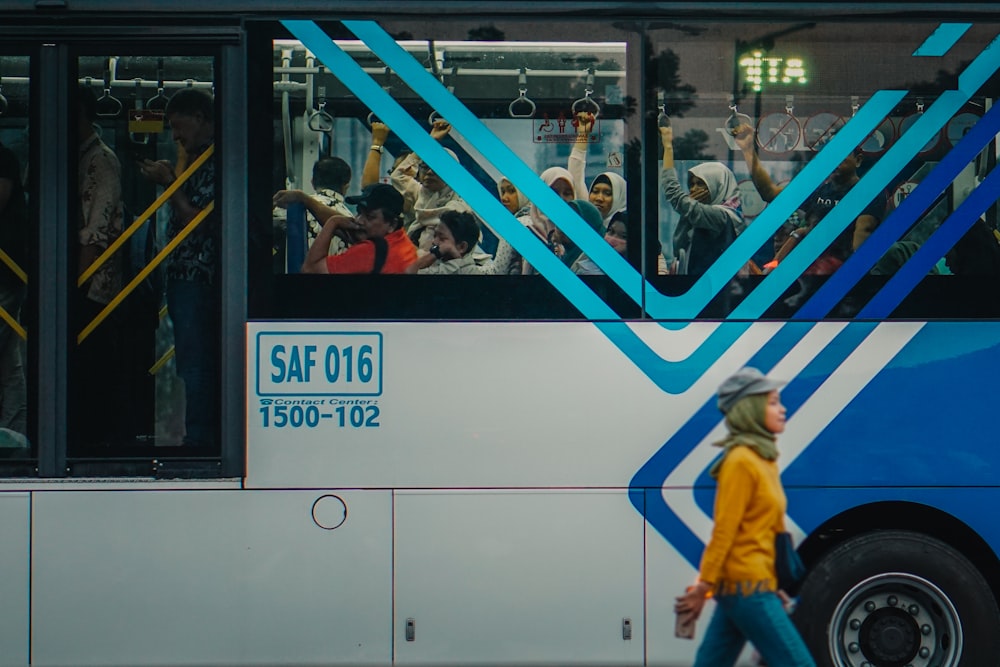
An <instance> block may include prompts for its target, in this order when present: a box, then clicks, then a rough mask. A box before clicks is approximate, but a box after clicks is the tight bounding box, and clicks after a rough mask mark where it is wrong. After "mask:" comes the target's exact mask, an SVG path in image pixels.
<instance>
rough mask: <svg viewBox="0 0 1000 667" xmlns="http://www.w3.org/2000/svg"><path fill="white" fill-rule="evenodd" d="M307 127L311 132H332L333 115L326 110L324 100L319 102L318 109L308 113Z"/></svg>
mask: <svg viewBox="0 0 1000 667" xmlns="http://www.w3.org/2000/svg"><path fill="white" fill-rule="evenodd" d="M308 125H309V129H310V130H312V131H313V132H324V133H325V132H333V116H331V115H330V113H329V112H328V111H327V110H326V100H322V101H320V103H319V109H318V110H316V111H313V112H312V113H311V114H309V123H308Z"/></svg>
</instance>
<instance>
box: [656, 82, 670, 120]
mask: <svg viewBox="0 0 1000 667" xmlns="http://www.w3.org/2000/svg"><path fill="white" fill-rule="evenodd" d="M665 97H666V96H665V95H664V93H663V91H662V90H658V91H656V108H657V109H658V110H659V112H660V113H658V114H657V115H656V126H657V127H670V116H668V115H667V102H666V99H665Z"/></svg>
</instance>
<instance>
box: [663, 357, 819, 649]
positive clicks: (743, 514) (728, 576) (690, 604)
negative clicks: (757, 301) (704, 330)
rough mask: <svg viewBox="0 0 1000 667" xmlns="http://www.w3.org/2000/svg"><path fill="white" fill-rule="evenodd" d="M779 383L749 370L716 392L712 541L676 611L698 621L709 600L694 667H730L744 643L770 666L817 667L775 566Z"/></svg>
mask: <svg viewBox="0 0 1000 667" xmlns="http://www.w3.org/2000/svg"><path fill="white" fill-rule="evenodd" d="M783 384H784V383H782V382H779V381H777V380H773V379H771V378H768V377H766V376H765V375H764V374H763V373H761V372H760V371H759V370H757V369H756V368H749V367H748V368H743V369H741V370H740V371H738V372H737V373H736V374H734V375H733V376H731V377H730V378H728V379H727V380H726V381H725V382H723V383H722V385H721V386H720V387H719V393H718V406H719V409H720V410H721V411H722V412H723V413H724V414H725V415H726V428H728V429H729V435H728V436H727V437H726V438H725V439H724V440H722V441H720V442H717V443H715V445H716V446H717V447H722V450H723V451H722V456H721V458H720V459H719V460H718V461H717V462H716V463H715V464H714V465H713V466H712V468H711V469H710V470H709V474H711V475H712V477H714V478H715V479H716V480H717V481H718V488H717V490H716V494H715V509H714V512H713V526H712V537H711V539H710V540H709V542H708V545H707V546H706V547H705V553H704V554H703V555H702V557H701V567H700V568H699V573H698V582H697V583H696V584H695V585H694V586H691V587H690V588H688V590H687V592H685V594H684V595H682V596H680V597H678V598H677V603H676V605H675V607H674V608H675V610H676V611H677V613H678V614H693V615H694V617H695V618H697V617H698V615H699V614H700V613H701V610H702V607H703V606H704V604H705V599H706V598H707V597H709V595H711V596H713V597H714V598H715V602H716V606H715V613H714V614H713V615H712V620H711V621H710V622H709V625H708V628H707V629H706V631H705V636H704V638H703V640H702V643H701V646H700V647H699V648H698V654H697V656H696V658H695V663H694V664H695V667H732V666H733V665H735V664H736V660H737V659H738V658H739V655H740V653H741V652H742V650H743V646H744V644H745V643H746V641H747V640H750V642H751V643H752V644H753V645H754V647H755V648H756V649H757V651H758V652H759V653H760V655H761V657H762V658H763V659H764V661H765V662H766V663H767V664H768V666H769V667H815V665H816V663H815V662H814V661H813V659H812V657H811V656H810V655H809V650H808V649H807V648H806V645H805V643H804V642H803V641H802V637H800V636H799V634H798V632H797V631H796V629H795V626H794V625H793V624H792V621H791V619H790V618H789V617H788V614H787V613H786V612H785V608H784V605H783V601H782V598H781V597H780V596H779V594H778V582H777V577H776V575H775V568H774V560H775V536H776V535H777V534H778V533H779V532H784V530H785V507H786V500H785V491H784V489H783V488H782V486H781V474H780V471H779V470H778V462H777V459H778V447H777V441H776V436H777V435H778V434H779V433H781V432H782V431H784V430H785V406H783V405H782V404H781V396H780V394H779V393H778V390H779V388H780V387H781V386H782V385H783Z"/></svg>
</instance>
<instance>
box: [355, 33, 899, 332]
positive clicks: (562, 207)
mask: <svg viewBox="0 0 1000 667" xmlns="http://www.w3.org/2000/svg"><path fill="white" fill-rule="evenodd" d="M344 25H345V26H346V27H347V28H348V29H350V30H351V31H352V32H353V33H354V34H355V35H356V36H357V37H358V38H359V39H361V40H362V41H364V42H365V43H366V44H367V45H368V47H369V48H371V49H372V51H373V52H374V53H376V54H377V55H378V56H379V57H380V58H381V59H382V60H383V62H385V63H386V64H387V65H388V66H389V67H392V68H393V70H394V71H395V72H396V73H397V74H398V75H399V76H401V77H402V78H403V79H404V80H405V81H406V82H407V85H409V86H410V87H411V88H412V89H413V90H414V91H415V92H417V93H418V94H419V95H421V97H423V98H424V99H425V100H427V101H428V103H430V104H431V106H433V107H434V108H435V109H436V110H437V111H438V112H439V113H441V114H442V115H443V116H444V117H446V118H448V120H449V122H450V123H452V125H453V126H454V127H455V128H456V129H457V130H458V131H460V132H461V133H462V134H463V135H464V136H465V137H466V139H468V140H469V141H470V142H471V143H472V144H473V145H474V146H475V147H476V149H477V150H478V151H479V152H480V153H481V154H483V155H484V156H487V157H488V159H490V161H491V162H492V163H493V164H494V166H496V167H497V168H498V169H499V170H500V171H501V172H502V173H504V175H505V176H506V177H507V178H508V179H509V180H510V181H511V182H512V183H514V185H516V186H517V187H518V188H519V189H520V190H521V191H522V192H523V193H524V194H525V196H527V197H528V199H530V200H531V201H532V202H534V203H535V204H536V205H537V206H538V207H539V208H540V209H541V210H542V211H543V212H544V213H545V214H546V215H548V216H549V217H550V218H553V219H558V220H560V228H561V229H563V231H564V232H566V233H567V235H568V236H569V237H570V238H571V239H572V240H573V241H574V242H575V243H576V244H577V245H578V246H579V247H580V248H581V249H582V250H583V252H585V253H586V254H587V256H588V257H589V258H590V259H592V260H593V261H594V262H595V263H597V265H598V266H600V267H601V269H602V270H603V271H604V272H605V274H607V275H608V276H609V277H611V279H612V280H614V281H615V282H616V283H617V284H618V285H619V287H621V288H622V289H623V290H624V291H625V292H626V294H628V296H629V297H630V298H631V299H632V300H633V301H635V302H636V303H637V304H640V305H642V303H643V302H642V297H643V294H645V298H646V301H645V307H646V310H647V311H648V312H649V313H650V314H651V315H653V317H654V318H656V319H677V320H687V319H692V318H694V317H696V316H697V315H698V313H699V312H701V310H702V309H703V308H704V307H705V306H706V305H707V304H708V302H709V301H710V300H711V299H712V298H713V297H714V296H715V295H716V294H718V292H719V290H720V289H722V287H724V286H725V285H726V284H727V283H728V281H729V280H730V279H731V278H732V276H734V275H735V274H736V272H737V271H738V270H739V268H740V267H742V266H743V265H744V264H745V263H746V260H747V259H748V258H749V257H750V256H751V255H752V254H753V253H754V252H756V251H757V249H758V248H760V246H761V245H763V244H764V243H765V242H766V240H767V239H768V238H769V237H770V236H772V235H773V234H774V232H775V231H776V230H777V229H778V227H780V226H781V223H782V222H784V220H785V219H787V217H788V215H790V214H791V212H792V211H794V210H795V207H796V206H797V205H798V204H799V203H801V201H802V199H805V197H806V196H808V195H809V194H810V193H811V192H812V191H814V190H815V189H816V187H818V186H819V184H820V183H822V182H823V180H824V179H825V178H826V177H827V176H828V175H829V173H830V172H831V171H833V169H834V167H836V165H837V164H839V163H840V162H841V161H842V160H843V158H844V157H846V155H847V154H848V153H849V152H850V151H851V150H852V149H853V148H854V147H855V146H856V145H858V144H860V143H861V142H862V141H863V140H864V139H865V137H867V136H868V135H869V134H870V133H871V132H872V131H873V130H874V129H875V128H876V127H877V126H878V124H879V123H881V122H882V121H883V120H884V118H885V117H886V116H887V115H888V114H889V112H890V111H891V110H892V109H893V108H894V107H895V105H896V104H897V103H898V102H899V100H900V99H902V97H903V95H904V94H905V93H903V92H901V91H892V92H890V91H880V93H877V94H876V95H875V96H873V97H872V99H870V100H869V101H868V103H867V104H865V106H864V107H862V109H860V110H859V111H858V113H857V114H856V115H855V117H854V118H852V119H851V122H849V123H847V125H845V127H844V128H842V129H841V130H840V132H838V133H837V136H835V137H834V139H833V140H832V141H831V142H830V144H829V145H828V146H827V147H825V148H824V150H823V151H822V152H821V153H820V154H819V155H818V156H817V158H816V159H814V160H813V162H812V163H810V166H812V165H813V164H815V166H814V167H812V169H810V168H809V167H807V168H806V169H804V170H803V173H802V174H800V175H799V176H798V177H797V178H796V179H795V180H794V181H793V183H792V184H789V187H788V188H786V190H787V191H789V192H788V195H786V199H794V198H795V197H799V199H798V201H796V202H794V203H792V204H790V206H791V208H790V210H789V211H788V213H787V214H785V215H784V216H780V217H779V216H776V215H774V214H772V215H771V216H766V215H765V216H762V217H758V218H757V220H755V224H754V225H753V226H751V227H750V228H748V230H747V232H744V234H742V235H741V236H740V237H739V238H738V239H737V240H736V242H735V243H734V244H733V245H732V246H730V248H729V249H728V250H727V251H726V252H725V253H724V254H723V256H722V257H721V258H720V259H719V260H718V261H717V262H716V263H715V265H713V266H712V267H711V268H710V269H709V271H707V272H706V273H705V275H703V276H701V277H700V278H699V280H698V281H697V282H696V284H695V286H694V287H693V288H692V289H691V290H689V291H688V292H687V293H686V294H684V295H680V296H675V297H670V296H665V295H663V294H660V293H659V292H658V291H657V290H656V289H655V288H653V287H652V286H650V285H649V284H648V283H647V282H646V281H645V280H644V279H643V278H642V277H641V276H640V275H639V274H638V273H637V272H636V271H635V269H634V268H633V267H632V266H631V265H629V264H628V263H627V262H626V261H624V259H623V258H622V257H621V256H620V255H618V253H617V252H614V250H613V249H612V248H610V247H609V246H608V244H607V243H605V242H604V241H603V239H601V238H600V237H599V236H598V235H596V234H594V233H593V230H591V229H590V228H589V227H587V226H586V224H585V223H584V222H583V221H582V220H581V219H580V218H579V216H576V215H574V214H573V213H572V211H570V210H569V209H568V207H567V206H566V204H565V202H563V201H562V200H561V199H560V198H559V197H558V196H557V195H555V193H554V192H552V191H551V189H550V188H548V187H547V186H545V184H544V183H543V182H542V181H541V180H540V179H539V178H538V177H537V175H536V174H535V173H534V172H533V171H532V170H531V169H529V168H528V167H527V165H525V164H524V163H523V162H522V161H521V160H520V158H518V157H517V155H515V154H514V153H513V152H512V151H511V150H510V149H509V148H508V147H507V146H506V145H505V144H504V143H503V142H501V141H500V140H499V139H498V138H497V137H496V136H495V135H494V134H493V133H492V132H490V131H489V129H488V128H486V127H485V125H483V124H482V122H481V121H480V120H479V119H478V118H476V117H475V116H474V115H473V114H472V113H471V112H470V111H469V110H468V109H467V108H466V107H465V106H464V105H463V104H462V103H461V102H460V101H459V100H458V99H456V98H455V97H454V95H452V94H451V93H450V92H448V90H447V89H446V88H445V87H444V86H443V85H441V82H440V81H438V80H437V79H436V78H434V77H433V76H431V75H430V74H429V73H428V72H427V71H426V70H425V69H424V67H423V65H421V64H420V63H418V62H417V61H416V60H414V59H413V57H412V56H410V55H409V54H408V53H406V51H404V50H403V49H401V48H400V47H399V45H398V44H396V42H395V40H393V38H392V37H391V36H390V35H388V34H387V33H386V32H385V31H384V30H382V29H381V28H380V27H379V26H378V24H376V23H374V22H371V21H344ZM838 156H839V157H838ZM824 166H825V167H826V168H825V170H823V169H822V168H823V167H824ZM782 194H783V195H784V194H785V193H782ZM491 198H492V197H491ZM779 198H780V197H779ZM467 201H470V203H473V204H474V205H478V201H473V200H467ZM777 201H778V200H775V203H777ZM774 205H775V204H772V206H774ZM780 208H781V207H780V206H779V209H780ZM762 218H763V219H762ZM564 221H565V222H564ZM751 230H752V231H753V233H750V234H749V236H748V233H749V232H751ZM512 245H513V243H512ZM516 247H517V246H516V245H515V248H516ZM824 247H825V246H824ZM529 261H530V260H529ZM546 277H549V276H546ZM765 282H766V281H765ZM553 284H555V283H553ZM632 285H641V286H642V291H638V290H636V289H634V288H632V287H631V286H632ZM557 287H558V285H557ZM758 289H759V288H758ZM755 291H756V290H755ZM780 291H783V289H782V290H780ZM780 291H779V294H780Z"/></svg>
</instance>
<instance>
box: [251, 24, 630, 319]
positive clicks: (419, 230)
mask: <svg viewBox="0 0 1000 667" xmlns="http://www.w3.org/2000/svg"><path fill="white" fill-rule="evenodd" d="M324 25H326V24H324ZM369 25H370V26H372V27H373V34H367V33H365V34H361V35H355V34H352V33H351V32H350V31H349V30H348V29H347V27H346V26H334V27H331V28H330V29H329V30H328V32H326V33H324V32H322V31H317V32H313V33H308V34H296V33H295V28H294V27H292V29H291V32H292V33H293V34H292V35H291V37H290V38H278V39H275V40H274V42H273V72H274V81H273V87H272V91H273V105H272V109H273V127H274V144H273V157H274V160H273V164H274V170H273V173H272V180H271V182H270V184H269V185H270V188H271V191H272V192H273V193H274V195H273V198H272V201H271V202H268V203H270V204H271V205H273V210H272V222H273V241H274V242H273V248H272V255H273V266H272V271H273V274H274V285H275V287H276V298H275V300H274V304H273V308H272V309H271V310H270V311H269V312H267V313H263V314H264V315H266V316H281V317H289V316H298V317H338V318H339V317H403V318H420V317H449V318H450V317H459V318H545V319H548V318H579V317H581V316H582V315H586V314H583V313H581V312H580V310H579V309H578V308H576V307H574V306H573V305H572V302H571V301H570V300H568V299H566V298H565V297H566V294H567V293H568V292H575V291H577V290H586V291H587V292H590V293H592V294H595V295H596V298H597V299H598V300H600V301H601V302H602V303H604V302H606V303H607V304H608V305H609V306H610V307H606V306H605V308H606V312H607V313H608V314H609V316H610V317H638V316H639V301H637V300H633V299H630V298H629V297H628V295H626V294H625V292H624V291H622V290H621V289H620V288H619V287H617V286H616V284H615V281H614V280H612V279H610V277H609V276H606V275H605V273H606V272H605V271H604V270H602V267H601V263H604V264H605V266H607V263H608V262H609V261H610V262H611V263H613V264H615V266H616V267H617V268H618V269H619V271H622V270H623V269H628V271H629V272H631V274H632V275H634V276H635V277H634V282H635V286H636V287H638V286H640V284H641V281H640V278H639V274H638V272H637V271H636V269H638V268H639V266H640V264H641V262H642V261H643V260H642V253H641V248H642V242H643V241H642V236H641V234H640V232H639V230H640V228H641V221H640V220H639V215H638V206H635V211H634V215H631V216H630V215H629V204H630V202H638V201H639V199H638V198H637V197H636V196H635V194H634V193H633V194H630V190H629V187H628V185H627V184H629V183H631V184H632V186H631V187H632V188H633V189H634V190H635V191H636V192H637V191H638V190H639V171H638V169H637V168H636V167H637V165H638V161H637V160H636V159H635V157H636V155H637V154H638V139H637V138H636V137H637V136H638V135H637V132H638V128H639V125H640V123H639V117H638V109H637V108H636V106H635V100H636V99H637V91H633V90H631V88H630V86H635V85H637V84H638V81H637V80H636V79H630V78H629V77H628V75H627V70H628V65H629V60H628V59H629V57H630V51H631V50H633V48H634V47H633V44H632V42H634V40H635V35H634V33H632V32H629V31H627V30H623V29H620V28H616V27H612V26H610V25H600V24H590V23H583V24H546V25H539V26H527V25H523V24H512V25H490V26H487V27H483V26H476V25H465V24H447V23H441V24H433V25H431V26H429V27H426V28H425V33H426V34H423V33H421V34H414V33H413V32H412V30H413V26H412V25H392V24H382V25H381V26H378V25H375V24H369ZM392 36H398V39H395V38H393V37H392ZM630 160H631V162H630ZM379 185H381V186H385V187H383V188H381V191H382V192H384V193H392V192H393V191H395V192H397V193H399V194H398V197H397V196H396V195H395V194H393V195H392V197H391V198H392V199H394V200H395V201H398V206H397V205H395V204H394V205H392V206H390V209H391V210H390V209H387V210H386V212H388V213H389V217H390V218H392V219H393V220H392V221H391V224H390V225H389V227H390V231H389V232H388V233H387V234H386V235H383V234H382V233H381V232H378V236H379V238H378V239H377V240H376V241H372V240H368V239H367V235H368V231H367V230H366V229H365V228H364V224H363V221H362V220H360V218H359V219H358V220H354V219H353V218H354V217H355V216H357V215H358V209H357V207H358V206H359V205H360V206H361V208H362V213H363V214H364V213H367V212H368V211H367V209H368V208H370V207H368V206H367V205H366V203H367V201H368V200H367V199H360V197H362V194H363V193H366V192H368V190H366V188H372V187H373V186H376V187H374V191H378V190H379V189H380V188H379V187H377V186H379ZM379 201H381V200H379ZM264 205H266V204H261V206H264ZM397 208H398V209H401V210H396V209H397ZM378 210H381V209H378ZM462 214H467V215H462ZM334 215H336V216H340V217H336V218H333V219H331V217H332V216H334ZM442 221H444V226H443V227H442V226H439V223H441V222H442ZM324 227H328V229H327V230H326V231H325V232H324ZM609 227H610V228H611V229H612V232H611V233H610V234H608V229H609ZM470 228H471V229H470ZM629 232H631V236H630V234H629ZM383 236H384V238H385V239H387V241H388V242H387V243H386V242H383V241H382V240H381V239H382V237H383ZM317 238H318V239H320V241H321V245H322V250H321V249H320V247H319V246H317V245H316V244H315V241H316V239H317ZM628 238H632V239H634V243H633V246H634V247H630V246H628V244H627V240H626V239H628ZM588 247H589V250H590V252H588ZM380 248H384V249H385V250H384V251H383V250H380ZM595 252H596V254H597V255H599V257H594V256H591V255H594V254H595ZM383 255H385V257H383ZM533 259H534V260H535V261H534V262H533V261H532V260H533ZM314 273H320V274H323V275H310V274H314ZM376 273H377V274H381V275H372V274H376ZM329 274H337V275H329ZM351 274H353V275H351ZM386 274H403V275H386ZM406 274H412V275H406Z"/></svg>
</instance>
